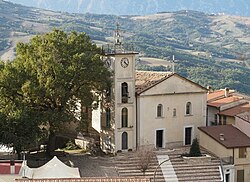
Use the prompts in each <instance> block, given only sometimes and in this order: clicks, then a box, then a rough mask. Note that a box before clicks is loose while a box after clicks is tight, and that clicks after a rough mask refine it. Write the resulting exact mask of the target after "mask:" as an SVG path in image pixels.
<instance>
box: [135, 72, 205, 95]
mask: <svg viewBox="0 0 250 182" xmlns="http://www.w3.org/2000/svg"><path fill="white" fill-rule="evenodd" d="M182 93H207V89H206V88H204V87H202V86H200V85H198V84H196V83H194V82H192V81H190V80H188V79H186V78H184V77H181V76H179V75H178V74H173V75H171V76H169V77H167V78H166V79H163V80H161V81H160V82H158V83H157V84H155V85H153V86H152V87H150V88H148V89H146V90H145V91H143V92H141V93H140V95H161V94H182Z"/></svg>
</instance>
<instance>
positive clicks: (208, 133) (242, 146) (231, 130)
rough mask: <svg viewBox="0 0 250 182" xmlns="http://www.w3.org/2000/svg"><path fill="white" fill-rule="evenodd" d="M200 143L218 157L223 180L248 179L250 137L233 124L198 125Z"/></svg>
mask: <svg viewBox="0 0 250 182" xmlns="http://www.w3.org/2000/svg"><path fill="white" fill-rule="evenodd" d="M199 130H200V133H199V135H200V145H201V146H202V147H204V148H205V149H207V150H209V151H210V152H212V153H213V154H215V155H216V156H218V157H220V159H221V160H222V162H223V169H224V170H223V171H224V179H225V181H237V182H244V181H245V182H246V181H249V179H250V173H249V171H250V138H249V137H248V136H247V135H246V134H245V133H243V132H242V131H240V130H239V129H238V128H236V127H234V126H233V125H220V126H208V127H199Z"/></svg>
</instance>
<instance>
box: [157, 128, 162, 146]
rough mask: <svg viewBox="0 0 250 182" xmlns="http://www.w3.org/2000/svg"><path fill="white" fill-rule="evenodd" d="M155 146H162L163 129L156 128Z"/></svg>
mask: <svg viewBox="0 0 250 182" xmlns="http://www.w3.org/2000/svg"><path fill="white" fill-rule="evenodd" d="M156 147H157V148H162V147H163V130H156Z"/></svg>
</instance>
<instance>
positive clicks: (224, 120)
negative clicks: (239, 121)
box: [223, 116, 227, 125]
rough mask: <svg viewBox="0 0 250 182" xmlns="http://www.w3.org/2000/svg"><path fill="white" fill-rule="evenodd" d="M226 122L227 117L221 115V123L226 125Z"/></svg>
mask: <svg viewBox="0 0 250 182" xmlns="http://www.w3.org/2000/svg"><path fill="white" fill-rule="evenodd" d="M226 124H227V117H226V116H223V125H226Z"/></svg>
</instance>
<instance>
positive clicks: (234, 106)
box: [206, 88, 250, 126]
mask: <svg viewBox="0 0 250 182" xmlns="http://www.w3.org/2000/svg"><path fill="white" fill-rule="evenodd" d="M249 101H250V99H249V96H246V95H243V94H240V93H237V92H235V91H234V90H229V89H228V88H225V89H221V90H215V91H211V90H210V91H209V92H208V95H207V124H206V125H207V126H212V125H225V124H235V117H236V116H237V115H239V114H241V113H244V112H247V111H250V104H249Z"/></svg>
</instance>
